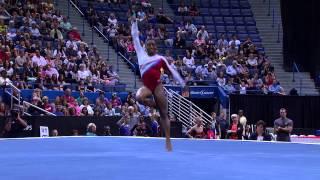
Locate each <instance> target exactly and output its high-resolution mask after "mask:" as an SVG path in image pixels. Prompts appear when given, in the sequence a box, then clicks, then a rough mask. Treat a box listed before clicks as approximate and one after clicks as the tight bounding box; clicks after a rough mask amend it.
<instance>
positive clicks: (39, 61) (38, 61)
mask: <svg viewBox="0 0 320 180" xmlns="http://www.w3.org/2000/svg"><path fill="white" fill-rule="evenodd" d="M32 63H33V64H34V65H36V66H39V67H44V66H45V65H47V61H46V60H45V59H44V57H43V56H41V55H40V51H39V50H36V53H35V55H34V56H33V57H32Z"/></svg>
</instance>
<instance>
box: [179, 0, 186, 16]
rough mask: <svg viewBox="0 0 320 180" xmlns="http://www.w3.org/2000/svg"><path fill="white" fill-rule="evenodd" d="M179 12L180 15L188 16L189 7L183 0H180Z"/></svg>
mask: <svg viewBox="0 0 320 180" xmlns="http://www.w3.org/2000/svg"><path fill="white" fill-rule="evenodd" d="M178 13H179V15H180V16H187V15H188V14H189V11H188V7H187V6H186V5H184V3H183V2H180V4H179V7H178Z"/></svg>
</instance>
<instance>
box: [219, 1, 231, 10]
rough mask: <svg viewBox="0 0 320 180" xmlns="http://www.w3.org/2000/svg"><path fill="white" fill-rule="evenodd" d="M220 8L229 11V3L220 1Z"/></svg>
mask: <svg viewBox="0 0 320 180" xmlns="http://www.w3.org/2000/svg"><path fill="white" fill-rule="evenodd" d="M220 7H221V8H226V9H229V8H230V3H229V1H220Z"/></svg>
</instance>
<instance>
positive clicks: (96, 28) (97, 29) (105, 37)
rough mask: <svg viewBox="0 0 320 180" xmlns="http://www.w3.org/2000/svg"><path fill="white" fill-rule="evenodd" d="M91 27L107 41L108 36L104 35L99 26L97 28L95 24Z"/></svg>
mask: <svg viewBox="0 0 320 180" xmlns="http://www.w3.org/2000/svg"><path fill="white" fill-rule="evenodd" d="M93 28H94V29H95V30H96V31H97V32H98V33H99V34H100V35H101V36H102V37H103V38H104V39H105V40H107V41H108V42H109V39H108V37H107V36H105V35H104V34H103V33H102V32H101V31H100V30H99V28H98V27H97V26H93Z"/></svg>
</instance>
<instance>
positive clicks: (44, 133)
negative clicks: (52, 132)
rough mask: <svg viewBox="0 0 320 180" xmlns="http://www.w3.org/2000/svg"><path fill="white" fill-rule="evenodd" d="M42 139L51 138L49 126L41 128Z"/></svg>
mask: <svg viewBox="0 0 320 180" xmlns="http://www.w3.org/2000/svg"><path fill="white" fill-rule="evenodd" d="M40 137H49V128H48V127H47V126H40Z"/></svg>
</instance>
